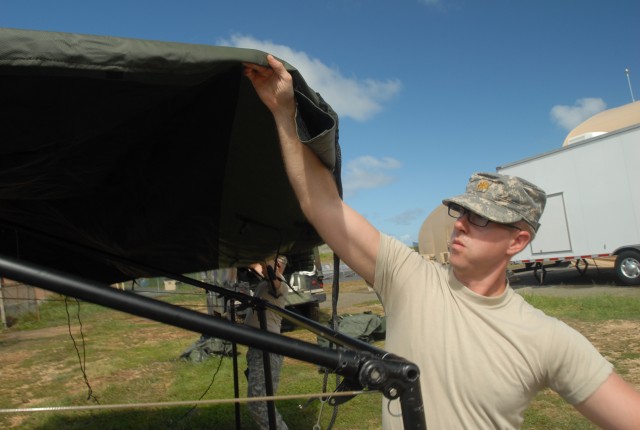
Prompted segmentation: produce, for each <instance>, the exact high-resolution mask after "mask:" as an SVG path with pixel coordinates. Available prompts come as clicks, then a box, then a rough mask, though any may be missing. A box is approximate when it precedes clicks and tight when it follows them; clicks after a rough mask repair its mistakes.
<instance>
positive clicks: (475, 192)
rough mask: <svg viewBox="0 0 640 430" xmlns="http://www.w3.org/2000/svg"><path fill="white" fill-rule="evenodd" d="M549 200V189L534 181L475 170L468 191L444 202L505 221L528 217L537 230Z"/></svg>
mask: <svg viewBox="0 0 640 430" xmlns="http://www.w3.org/2000/svg"><path fill="white" fill-rule="evenodd" d="M546 202H547V195H546V194H545V192H544V191H543V190H542V189H540V188H539V187H537V186H535V185H534V184H532V183H531V182H529V181H526V180H524V179H522V178H519V177H517V176H509V175H499V174H496V173H474V174H473V175H471V178H470V179H469V183H468V184H467V190H466V192H465V193H464V194H461V195H459V196H456V197H451V198H449V199H445V200H443V201H442V203H443V204H445V205H448V204H449V203H457V204H459V205H460V206H462V207H463V208H466V209H469V210H470V211H472V212H475V213H477V214H478V215H482V216H483V217H486V218H488V219H490V220H491V221H494V222H499V223H502V224H511V223H514V222H517V221H520V220H524V221H526V222H527V223H528V224H529V225H530V226H531V227H533V229H534V231H538V228H539V227H540V224H539V221H540V216H541V215H542V211H543V210H544V206H545V204H546Z"/></svg>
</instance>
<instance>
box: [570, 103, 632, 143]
mask: <svg viewBox="0 0 640 430" xmlns="http://www.w3.org/2000/svg"><path fill="white" fill-rule="evenodd" d="M638 123H640V101H637V102H634V103H629V104H626V105H623V106H620V107H617V108H613V109H608V110H605V111H602V112H600V113H597V114H595V115H594V116H592V117H591V118H589V119H588V120H586V121H584V122H583V123H582V124H580V125H578V126H577V127H576V128H574V129H573V130H571V132H570V133H569V134H568V135H567V137H566V138H565V139H564V143H563V144H562V146H567V145H571V144H572V143H578V142H581V141H583V140H586V139H590V138H592V137H596V136H599V135H601V134H605V133H609V132H610V131H614V130H619V129H621V128H624V127H627V126H630V125H634V124H638Z"/></svg>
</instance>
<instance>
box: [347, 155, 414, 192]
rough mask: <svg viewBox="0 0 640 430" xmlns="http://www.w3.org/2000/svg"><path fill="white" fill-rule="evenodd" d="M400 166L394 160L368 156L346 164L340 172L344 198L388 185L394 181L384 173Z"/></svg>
mask: <svg viewBox="0 0 640 430" xmlns="http://www.w3.org/2000/svg"><path fill="white" fill-rule="evenodd" d="M401 166H402V164H401V163H400V162H399V161H398V160H396V159H394V158H389V157H385V158H375V157H372V156H369V155H367V156H364V157H359V158H356V159H355V160H351V161H349V162H347V163H346V165H345V169H344V171H343V172H342V184H343V189H344V195H345V197H353V196H354V195H355V194H356V193H357V192H358V191H360V190H364V189H370V188H378V187H381V186H383V185H387V184H390V183H391V182H393V181H394V180H395V179H394V178H393V176H391V175H388V174H387V173H386V171H388V170H393V169H398V168H400V167H401Z"/></svg>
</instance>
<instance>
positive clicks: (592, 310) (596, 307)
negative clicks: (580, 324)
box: [523, 294, 640, 322]
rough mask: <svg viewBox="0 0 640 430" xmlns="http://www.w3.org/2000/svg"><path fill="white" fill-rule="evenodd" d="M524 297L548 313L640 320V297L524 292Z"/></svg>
mask: <svg viewBox="0 0 640 430" xmlns="http://www.w3.org/2000/svg"><path fill="white" fill-rule="evenodd" d="M523 297H524V298H525V300H526V301H527V302H529V303H531V304H532V305H533V306H535V307H536V308H538V309H540V310H542V311H544V312H545V313H546V314H547V315H550V316H554V317H556V318H562V319H575V320H581V321H591V322H594V321H605V320H638V319H640V298H638V297H619V296H612V295H599V296H587V297H549V296H542V295H533V294H524V295H523Z"/></svg>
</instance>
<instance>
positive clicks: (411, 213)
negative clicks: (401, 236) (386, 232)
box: [389, 209, 424, 225]
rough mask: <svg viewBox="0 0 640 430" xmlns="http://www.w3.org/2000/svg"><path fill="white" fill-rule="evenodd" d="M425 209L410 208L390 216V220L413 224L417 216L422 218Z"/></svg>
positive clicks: (400, 223) (402, 223)
mask: <svg viewBox="0 0 640 430" xmlns="http://www.w3.org/2000/svg"><path fill="white" fill-rule="evenodd" d="M423 213H424V211H423V210H422V209H408V210H406V211H404V212H401V213H399V214H397V215H394V216H392V217H391V218H389V221H391V222H393V223H395V224H399V225H411V223H412V222H414V221H415V220H416V219H417V218H419V217H420V218H421V217H422V214H423Z"/></svg>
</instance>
